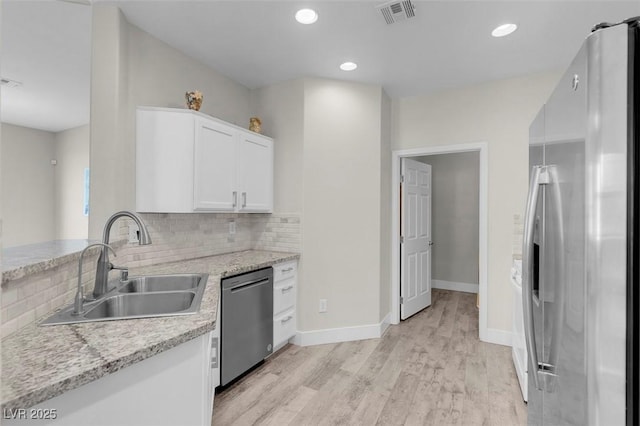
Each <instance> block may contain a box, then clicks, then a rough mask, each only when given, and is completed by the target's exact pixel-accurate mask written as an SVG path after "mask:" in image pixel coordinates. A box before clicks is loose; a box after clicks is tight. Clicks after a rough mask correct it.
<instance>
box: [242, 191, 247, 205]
mask: <svg viewBox="0 0 640 426" xmlns="http://www.w3.org/2000/svg"><path fill="white" fill-rule="evenodd" d="M242 207H247V193H246V192H243V193H242Z"/></svg>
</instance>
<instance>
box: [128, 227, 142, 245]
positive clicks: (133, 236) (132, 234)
mask: <svg viewBox="0 0 640 426" xmlns="http://www.w3.org/2000/svg"><path fill="white" fill-rule="evenodd" d="M138 241H140V231H139V230H138V227H137V226H135V225H129V242H130V243H137V242H138Z"/></svg>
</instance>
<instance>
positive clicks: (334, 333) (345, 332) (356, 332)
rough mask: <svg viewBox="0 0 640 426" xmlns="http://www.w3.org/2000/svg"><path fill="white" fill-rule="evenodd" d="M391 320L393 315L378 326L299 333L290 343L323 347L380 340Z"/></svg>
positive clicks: (358, 326)
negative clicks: (357, 341)
mask: <svg viewBox="0 0 640 426" xmlns="http://www.w3.org/2000/svg"><path fill="white" fill-rule="evenodd" d="M390 319H391V314H390V313H389V314H387V316H385V317H384V318H383V319H382V321H380V322H379V323H378V324H370V325H357V326H353V327H340V328H327V329H324V330H312V331H298V332H297V333H296V335H295V336H294V337H293V339H291V340H290V342H291V343H293V344H294V345H298V346H313V345H323V344H325V343H338V342H351V341H354V340H365V339H378V338H380V337H382V335H383V334H384V332H385V331H386V330H387V328H388V327H389V324H390Z"/></svg>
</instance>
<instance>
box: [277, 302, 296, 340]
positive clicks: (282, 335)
mask: <svg viewBox="0 0 640 426" xmlns="http://www.w3.org/2000/svg"><path fill="white" fill-rule="evenodd" d="M295 334H296V311H295V309H291V310H289V311H286V312H285V313H283V314H282V315H278V316H276V317H275V318H274V319H273V347H274V349H276V348H278V347H280V346H282V345H283V344H285V343H287V341H288V340H289V339H290V338H292V337H293V336H295Z"/></svg>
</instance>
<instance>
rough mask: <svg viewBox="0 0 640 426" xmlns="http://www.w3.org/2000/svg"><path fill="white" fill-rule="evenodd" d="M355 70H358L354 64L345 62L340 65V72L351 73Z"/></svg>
mask: <svg viewBox="0 0 640 426" xmlns="http://www.w3.org/2000/svg"><path fill="white" fill-rule="evenodd" d="M356 68H358V64H356V63H355V62H345V63H344V64H342V65H340V69H341V70H342V71H353V70H355V69H356Z"/></svg>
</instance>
